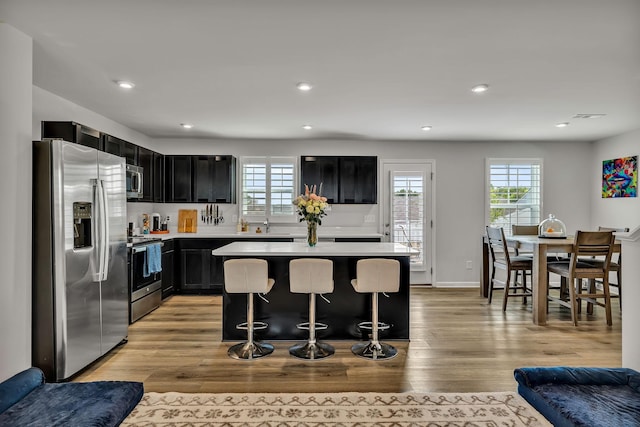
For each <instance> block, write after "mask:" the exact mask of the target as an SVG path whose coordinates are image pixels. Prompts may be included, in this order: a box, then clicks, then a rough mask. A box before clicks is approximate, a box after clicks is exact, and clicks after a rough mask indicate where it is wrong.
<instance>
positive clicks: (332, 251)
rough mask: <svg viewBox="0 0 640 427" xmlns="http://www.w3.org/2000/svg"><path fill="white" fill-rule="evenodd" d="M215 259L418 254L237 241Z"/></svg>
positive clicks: (376, 247) (355, 245) (396, 248)
mask: <svg viewBox="0 0 640 427" xmlns="http://www.w3.org/2000/svg"><path fill="white" fill-rule="evenodd" d="M211 253H212V254H213V255H215V256H243V257H244V256H247V257H248V256H288V257H290V256H306V257H316V256H317V257H336V256H358V257H363V256H365V257H384V256H393V257H398V256H410V255H411V254H417V253H418V251H417V250H415V249H411V248H409V247H407V246H404V245H402V244H400V243H382V242H380V243H379V242H367V243H361V242H339V243H337V242H319V243H318V244H317V245H316V246H313V247H311V246H309V245H308V244H307V243H297V242H233V243H230V244H228V245H226V246H223V247H221V248H218V249H214V250H213V251H212V252H211Z"/></svg>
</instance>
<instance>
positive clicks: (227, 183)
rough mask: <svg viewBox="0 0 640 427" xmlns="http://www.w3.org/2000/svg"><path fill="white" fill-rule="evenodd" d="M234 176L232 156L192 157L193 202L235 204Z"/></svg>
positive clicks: (233, 158) (234, 168)
mask: <svg viewBox="0 0 640 427" xmlns="http://www.w3.org/2000/svg"><path fill="white" fill-rule="evenodd" d="M235 176H236V159H235V157H233V156H193V186H194V188H193V191H194V200H193V201H194V202H198V203H201V202H202V203H235V202H236V197H235V195H236V191H235Z"/></svg>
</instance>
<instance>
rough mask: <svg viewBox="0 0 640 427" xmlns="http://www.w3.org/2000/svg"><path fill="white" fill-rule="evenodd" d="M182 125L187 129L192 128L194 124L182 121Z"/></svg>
mask: <svg viewBox="0 0 640 427" xmlns="http://www.w3.org/2000/svg"><path fill="white" fill-rule="evenodd" d="M180 126H182V127H183V128H185V129H191V128H192V127H193V125H191V124H189V123H180Z"/></svg>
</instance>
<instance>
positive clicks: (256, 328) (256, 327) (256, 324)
mask: <svg viewBox="0 0 640 427" xmlns="http://www.w3.org/2000/svg"><path fill="white" fill-rule="evenodd" d="M268 326H269V324H268V323H265V322H253V330H254V331H259V330H261V329H267V327H268ZM236 329H242V330H245V331H246V330H247V329H249V327H248V326H247V322H242V323H238V324H237V325H236Z"/></svg>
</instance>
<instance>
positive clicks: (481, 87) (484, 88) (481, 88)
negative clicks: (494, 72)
mask: <svg viewBox="0 0 640 427" xmlns="http://www.w3.org/2000/svg"><path fill="white" fill-rule="evenodd" d="M488 90H489V85H488V84H484V83H483V84H481V85H476V86H474V87H472V88H471V92H474V93H482V92H486V91H488Z"/></svg>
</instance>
